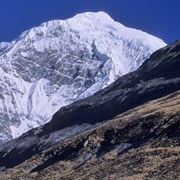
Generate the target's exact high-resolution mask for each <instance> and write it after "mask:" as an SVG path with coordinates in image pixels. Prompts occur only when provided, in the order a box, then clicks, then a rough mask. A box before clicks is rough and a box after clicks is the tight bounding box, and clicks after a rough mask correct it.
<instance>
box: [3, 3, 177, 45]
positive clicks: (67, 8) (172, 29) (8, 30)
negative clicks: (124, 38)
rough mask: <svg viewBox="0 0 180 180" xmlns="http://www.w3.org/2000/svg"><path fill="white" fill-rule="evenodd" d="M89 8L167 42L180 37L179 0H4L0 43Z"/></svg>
mask: <svg viewBox="0 0 180 180" xmlns="http://www.w3.org/2000/svg"><path fill="white" fill-rule="evenodd" d="M86 11H105V12H107V13H108V14H109V15H110V16H111V17H112V18H113V19H114V20H116V21H119V22H121V23H122V24H124V25H125V26H129V27H133V28H137V29H141V30H143V31H146V32H148V33H150V34H153V35H155V36H157V37H159V38H161V39H163V40H164V41H165V42H166V43H171V42H173V41H175V40H177V39H180V0H1V2H0V42H1V41H11V40H14V39H15V38H17V37H18V36H19V35H20V34H21V33H22V32H23V31H25V30H27V29H29V28H31V27H34V26H38V25H40V24H41V23H42V22H45V21H48V20H53V19H66V18H69V17H72V16H74V15H75V14H77V13H81V12H86Z"/></svg>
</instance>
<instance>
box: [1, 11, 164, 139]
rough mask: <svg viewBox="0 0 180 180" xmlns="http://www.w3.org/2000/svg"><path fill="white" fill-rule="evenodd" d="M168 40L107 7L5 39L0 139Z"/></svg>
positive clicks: (134, 64) (104, 82)
mask: <svg viewBox="0 0 180 180" xmlns="http://www.w3.org/2000/svg"><path fill="white" fill-rule="evenodd" d="M165 45H166V44H165V43H164V42H163V41H162V40H160V39H158V38H156V37H154V36H152V35H149V34H147V33H144V32H142V31H139V30H136V29H132V28H127V27H125V26H123V25H122V24H120V23H118V22H115V21H114V20H113V19H112V18H111V17H110V16H109V15H107V14H106V13H104V12H97V13H93V12H88V13H82V14H78V15H76V16H74V17H73V18H70V19H67V20H53V21H49V22H46V23H43V24H41V25H40V26H39V27H34V28H32V29H30V30H27V31H25V32H23V33H22V34H21V35H20V36H19V37H18V38H17V39H16V40H14V41H12V42H10V43H0V75H1V83H0V90H1V94H2V96H0V102H1V103H0V106H1V107H0V129H2V132H1V133H0V141H7V140H9V139H11V138H15V137H17V136H19V135H20V134H22V133H24V132H25V131H27V130H29V129H31V128H33V127H37V126H39V125H42V124H44V123H45V122H47V121H49V120H50V119H51V117H52V115H53V114H54V113H55V112H56V111H57V110H58V109H59V108H60V107H62V106H65V105H67V104H70V103H72V102H74V101H77V100H79V99H82V98H85V97H87V96H90V95H92V94H94V93H95V92H97V91H99V90H100V89H102V88H104V87H106V86H108V85H109V84H110V83H112V82H114V81H115V80H116V79H117V78H118V77H120V76H122V75H124V74H126V73H128V72H131V71H133V70H135V69H137V68H138V67H139V66H140V65H141V64H142V63H143V62H144V61H145V60H146V59H147V58H148V57H149V56H150V55H151V54H152V53H153V52H154V51H155V50H157V49H159V48H161V47H163V46H165Z"/></svg>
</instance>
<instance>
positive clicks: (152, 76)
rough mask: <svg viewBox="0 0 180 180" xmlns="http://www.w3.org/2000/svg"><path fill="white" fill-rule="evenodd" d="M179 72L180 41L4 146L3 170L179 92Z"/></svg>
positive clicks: (0, 156)
mask: <svg viewBox="0 0 180 180" xmlns="http://www.w3.org/2000/svg"><path fill="white" fill-rule="evenodd" d="M179 70H180V41H176V42H174V43H173V44H170V45H168V46H166V47H164V48H162V49H160V50H158V51H156V52H155V53H153V54H152V55H151V56H150V58H149V59H147V60H146V61H145V62H144V63H143V64H142V66H141V67H140V68H139V69H138V70H136V71H134V72H131V73H128V74H126V75H124V76H122V77H120V78H119V79H118V80H116V81H115V82H114V83H112V84H111V85H110V86H108V87H107V88H105V89H103V90H101V91H99V92H98V93H96V94H94V95H93V96H91V97H88V98H85V99H83V100H80V101H77V102H74V103H72V104H71V105H68V106H66V107H62V108H61V109H60V110H59V111H58V112H57V113H56V114H55V115H54V116H53V118H52V120H51V121H50V122H49V123H47V124H45V125H44V126H41V127H39V128H35V129H33V130H31V131H29V132H27V133H25V134H24V135H22V136H21V137H19V138H17V139H15V140H13V141H11V142H8V143H6V144H4V145H2V146H1V148H0V167H6V168H12V167H14V166H16V165H18V164H19V163H21V162H23V161H25V160H26V159H28V158H30V157H31V156H32V155H34V154H37V153H39V152H41V151H42V150H44V149H47V148H49V147H52V146H53V145H55V144H59V143H62V142H64V141H65V140H66V139H68V138H72V137H74V136H75V135H77V134H81V133H83V132H84V131H86V130H87V129H92V128H94V127H98V126H99V125H101V124H102V123H105V122H107V121H108V120H110V119H112V118H114V117H115V116H117V115H119V114H120V113H123V112H125V111H127V110H129V109H131V108H134V107H137V106H139V105H142V104H144V103H146V102H148V101H150V100H153V99H157V98H159V97H162V96H165V95H168V94H170V93H173V92H175V91H177V90H179V89H180V73H179ZM177 103H178V102H177ZM152 106H153V105H152ZM163 107H166V106H163ZM150 112H151V110H150ZM150 112H148V111H147V113H150ZM149 120H150V119H149ZM144 122H145V121H144ZM132 127H134V128H135V126H132ZM138 132H140V131H139V130H138ZM148 132H149V131H148ZM143 133H144V132H143ZM144 136H145V134H144ZM126 145H128V144H124V145H123V147H124V146H125V147H126ZM64 156H65V155H64ZM14 157H17V158H16V159H14Z"/></svg>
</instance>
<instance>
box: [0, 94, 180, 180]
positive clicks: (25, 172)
mask: <svg viewBox="0 0 180 180" xmlns="http://www.w3.org/2000/svg"><path fill="white" fill-rule="evenodd" d="M179 111H180V91H177V92H175V93H172V94H170V95H168V96H165V97H163V98H160V99H157V100H153V101H150V102H148V103H146V104H144V105H141V106H138V107H136V108H134V109H131V110H129V111H127V112H125V113H123V114H120V115H118V116H117V117H115V118H114V119H112V120H111V121H108V122H106V123H104V124H103V125H101V126H99V127H97V128H96V129H93V130H90V131H88V132H85V133H83V134H81V135H79V136H76V137H73V138H71V139H69V140H67V141H65V142H64V143H63V144H59V145H56V146H54V147H51V148H49V149H47V150H45V151H43V152H42V153H40V154H38V155H35V156H33V157H32V158H31V159H29V160H27V161H25V162H24V163H22V164H20V165H18V166H17V167H15V168H13V169H10V170H8V171H6V172H1V173H0V179H5V180H8V179H38V180H41V179H49V180H52V179H53V180H55V179H76V180H77V179H87V180H89V179H104V180H109V179H114V180H117V179H122V180H126V179H130V180H131V179H138V180H140V179H158V180H159V179H168V180H169V179H180V113H179ZM121 143H128V144H129V145H130V146H129V148H127V149H125V150H124V151H122V152H120V153H118V149H117V148H116V147H117V145H120V144H121ZM98 148H99V149H98ZM96 150H98V151H97V152H96V153H95V154H94V155H93V156H92V157H91V158H89V159H88V160H87V161H85V162H84V163H82V165H80V166H78V164H79V163H80V162H82V160H83V158H84V157H85V155H88V154H93V152H95V151H96ZM83 155H84V156H83ZM41 164H44V165H41ZM31 171H32V172H31Z"/></svg>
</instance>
